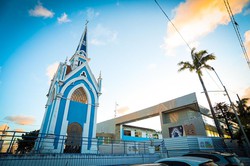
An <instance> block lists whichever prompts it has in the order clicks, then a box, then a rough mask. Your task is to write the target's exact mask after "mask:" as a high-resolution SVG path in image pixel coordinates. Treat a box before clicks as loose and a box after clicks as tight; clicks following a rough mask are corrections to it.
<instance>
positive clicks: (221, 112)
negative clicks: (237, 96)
mask: <svg viewBox="0 0 250 166" xmlns="http://www.w3.org/2000/svg"><path fill="white" fill-rule="evenodd" d="M214 110H215V114H216V117H217V118H218V119H221V120H222V121H224V122H225V123H226V125H227V130H226V131H227V132H228V133H229V135H230V137H231V138H233V132H232V130H231V129H232V127H231V123H230V121H232V120H233V119H235V115H234V113H233V112H231V111H230V107H229V105H227V104H226V103H224V102H220V103H216V104H215V106H214Z"/></svg>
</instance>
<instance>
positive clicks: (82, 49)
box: [69, 21, 89, 70]
mask: <svg viewBox="0 0 250 166" xmlns="http://www.w3.org/2000/svg"><path fill="white" fill-rule="evenodd" d="M87 24H88V21H87V22H86V24H85V29H84V32H83V34H82V36H81V39H80V42H79V44H78V46H77V49H76V52H75V54H74V55H73V56H72V57H71V58H70V60H69V61H70V65H71V69H72V70H74V69H75V68H77V67H78V66H80V65H81V64H82V63H84V62H86V61H89V58H88V52H87Z"/></svg>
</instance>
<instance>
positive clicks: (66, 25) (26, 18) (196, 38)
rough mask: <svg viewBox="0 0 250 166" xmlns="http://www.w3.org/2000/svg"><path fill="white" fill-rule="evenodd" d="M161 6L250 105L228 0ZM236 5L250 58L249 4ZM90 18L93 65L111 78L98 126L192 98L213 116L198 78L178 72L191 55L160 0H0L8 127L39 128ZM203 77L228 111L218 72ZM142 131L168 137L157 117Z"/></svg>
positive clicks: (1, 97) (0, 71)
mask: <svg viewBox="0 0 250 166" xmlns="http://www.w3.org/2000/svg"><path fill="white" fill-rule="evenodd" d="M157 1H158V3H159V4H160V5H161V7H162V8H163V10H164V11H165V12H166V14H167V15H168V17H169V18H170V19H171V21H172V22H173V23H174V25H175V26H176V28H177V29H178V30H179V32H180V33H181V34H182V36H183V38H184V39H185V40H186V42H187V43H188V44H189V45H190V47H191V48H193V47H195V48H196V50H197V51H199V50H207V51H208V52H209V53H213V54H214V55H215V56H216V60H214V61H211V62H209V65H211V66H213V67H214V68H215V70H216V72H217V73H218V75H219V77H220V79H221V80H222V82H223V84H224V85H225V87H226V88H227V90H228V92H229V95H230V97H231V99H232V101H233V102H235V101H236V100H237V96H236V94H238V95H239V96H240V97H241V98H243V97H250V77H249V74H250V68H249V66H248V65H247V61H246V59H245V57H244V55H243V52H242V49H241V47H240V44H239V42H238V40H237V37H236V34H235V32H234V29H233V26H232V23H231V22H230V18H229V15H228V13H227V11H226V8H225V6H224V3H223V0H221V1H210V0H204V1H200V0H169V1H167V0H157ZM229 3H230V6H231V10H232V12H233V14H234V17H235V20H236V22H237V24H238V25H239V26H238V27H239V31H240V34H241V37H242V40H243V42H244V45H245V47H246V50H247V52H248V55H250V1H249V0H241V1H238V0H229ZM86 20H88V21H89V23H88V56H89V58H91V61H90V62H89V65H90V67H91V69H92V72H93V74H94V75H95V77H96V78H97V77H98V76H99V73H100V71H101V73H102V78H103V84H102V95H101V96H100V100H99V105H100V106H99V108H98V113H97V122H101V121H104V120H108V119H111V118H114V115H115V110H116V115H117V116H121V115H124V114H127V113H131V112H134V111H138V110H141V109H144V108H147V107H150V106H153V105H157V104H159V103H162V102H165V101H168V100H171V99H174V98H178V97H181V96H184V95H187V94H189V93H193V92H195V93H196V95H197V98H198V102H199V104H201V105H203V106H205V107H207V108H208V104H207V101H206V98H205V95H204V93H202V91H203V90H202V87H201V85H200V82H199V79H198V76H197V74H196V73H190V72H189V71H183V72H178V69H179V66H178V65H177V64H178V63H179V62H180V61H190V60H191V56H190V49H189V48H188V47H187V45H186V44H185V42H184V41H183V40H182V38H181V37H180V36H179V35H178V33H177V32H176V31H175V29H174V28H173V26H172V24H171V23H170V22H169V21H168V20H167V18H166V17H165V15H164V14H163V13H162V11H161V10H160V9H159V7H158V6H157V4H156V3H155V1H154V0H137V1H131V0H105V1H101V0H73V1H67V0H61V1H57V0H55V1H49V0H40V1H37V0H22V1H19V0H0V36H1V40H0V126H2V127H3V126H5V125H6V124H7V125H8V126H9V130H17V131H31V130H36V129H39V128H40V126H41V122H42V119H43V116H44V112H45V104H46V101H47V97H46V94H47V93H48V90H49V85H50V80H51V79H52V77H53V73H54V72H55V70H56V69H57V65H58V63H59V62H64V61H65V60H66V59H69V58H70V57H71V56H72V55H73V54H74V53H75V50H76V48H77V45H78V43H79V40H80V37H81V35H82V33H83V30H84V26H85V23H86ZM203 79H204V82H205V85H206V88H207V89H208V91H210V92H209V96H210V98H211V101H212V104H213V105H214V104H215V103H218V102H226V103H228V98H227V97H226V96H225V95H224V94H225V93H223V87H222V86H221V84H220V82H219V81H218V78H217V77H216V75H215V73H214V72H212V71H208V70H204V71H203ZM215 91H216V92H215ZM141 124H142V126H144V127H151V128H155V129H158V130H160V129H159V128H158V127H159V118H158V117H156V118H153V119H151V120H147V122H145V121H144V122H141ZM152 124H153V125H152ZM157 125H158V127H157Z"/></svg>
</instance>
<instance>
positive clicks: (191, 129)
mask: <svg viewBox="0 0 250 166" xmlns="http://www.w3.org/2000/svg"><path fill="white" fill-rule="evenodd" d="M183 128H184V131H185V134H186V136H188V135H196V131H195V126H194V125H193V124H185V125H184V126H183Z"/></svg>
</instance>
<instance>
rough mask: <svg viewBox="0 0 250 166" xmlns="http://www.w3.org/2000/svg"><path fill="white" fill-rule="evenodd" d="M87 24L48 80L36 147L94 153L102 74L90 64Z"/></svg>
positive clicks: (36, 148) (50, 151) (39, 148)
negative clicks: (68, 53) (95, 70)
mask: <svg viewBox="0 0 250 166" xmlns="http://www.w3.org/2000/svg"><path fill="white" fill-rule="evenodd" d="M89 61H90V59H89V58H88V52H87V24H86V25H85V30H84V32H83V34H82V36H81V39H80V43H79V45H78V47H77V49H76V52H75V54H74V55H73V56H72V57H71V58H70V59H69V64H68V62H67V60H66V61H65V62H64V63H62V62H61V63H60V64H59V66H58V69H57V71H56V73H55V75H54V77H53V79H52V80H51V85H50V88H49V92H48V94H47V97H48V101H47V103H46V106H45V114H44V118H43V122H42V125H41V129H40V133H39V139H38V140H37V142H36V145H35V150H39V151H40V152H42V153H43V152H44V153H53V152H54V153H96V152H97V145H96V139H95V138H96V116H97V107H98V104H99V103H98V98H99V96H100V95H101V84H102V78H101V74H100V76H99V78H98V79H97V80H96V79H95V77H94V75H93V73H92V72H91V69H90V67H89V64H88V63H89Z"/></svg>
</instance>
